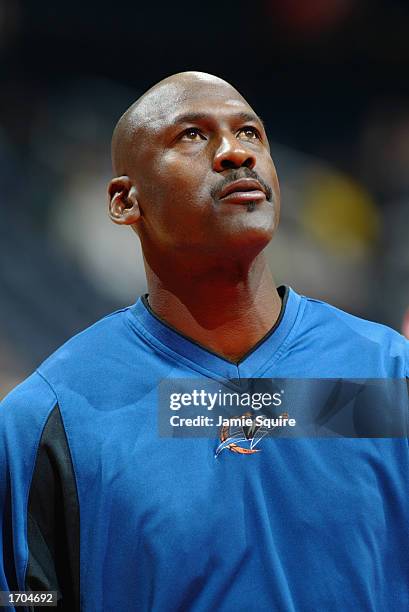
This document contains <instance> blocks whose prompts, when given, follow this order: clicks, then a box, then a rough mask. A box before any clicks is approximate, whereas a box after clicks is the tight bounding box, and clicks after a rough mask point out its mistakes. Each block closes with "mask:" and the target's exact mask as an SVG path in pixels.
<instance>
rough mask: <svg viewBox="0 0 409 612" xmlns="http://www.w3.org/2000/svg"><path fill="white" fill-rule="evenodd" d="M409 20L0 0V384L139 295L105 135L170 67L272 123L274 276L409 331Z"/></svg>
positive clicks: (359, 5) (314, 0)
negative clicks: (111, 199)
mask: <svg viewBox="0 0 409 612" xmlns="http://www.w3.org/2000/svg"><path fill="white" fill-rule="evenodd" d="M408 32H409V3H408V2H407V1H403V0H402V1H397V0H370V1H369V0H366V1H365V0H308V2H306V1H305V0H264V1H257V0H252V2H249V1H247V2H243V1H240V0H236V2H234V3H230V2H220V1H219V2H203V3H202V4H195V5H194V4H192V3H191V2H187V1H183V2H175V3H169V2H167V3H165V2H163V1H161V0H158V1H156V2H148V3H146V2H144V3H138V2H129V1H122V2H120V1H119V2H115V3H114V2H104V1H103V0H99V1H98V2H96V1H95V0H91V1H88V2H83V1H81V2H80V1H79V0H71V1H70V2H65V1H62V2H55V1H51V0H43V1H42V2H29V1H28V0H0V213H1V215H0V315H1V320H2V324H1V326H0V397H1V396H3V395H5V394H6V392H7V391H8V390H9V389H10V388H11V387H13V386H14V385H15V384H17V382H19V381H20V380H21V379H22V378H23V377H25V376H26V375H27V374H28V373H30V372H31V371H32V369H33V368H35V367H36V366H37V365H38V364H39V363H40V362H41V361H42V360H43V359H44V358H45V357H46V356H47V355H48V354H49V353H50V352H52V351H53V350H54V349H55V348H56V347H58V346H59V345H60V344H61V343H62V342H64V341H65V340H66V339H67V338H68V337H70V336H71V335H73V334H74V333H76V332H78V331H79V330H81V329H83V328H84V327H86V326H87V325H89V324H91V323H92V322H94V321H95V320H97V319H98V318H100V317H101V316H103V315H104V314H107V313H109V312H111V311H112V310H115V309H116V308H120V307H122V306H124V305H127V304H130V303H133V302H134V301H135V300H136V299H137V297H138V296H139V295H140V294H141V293H144V292H145V290H146V288H145V280H144V271H143V266H142V258H141V253H140V250H139V244H138V242H137V239H136V237H135V236H134V235H133V234H132V233H131V231H130V230H129V229H127V228H121V227H117V226H114V225H113V224H112V223H111V222H110V221H109V219H108V216H107V214H106V207H107V200H106V185H107V183H108V181H109V179H110V177H111V165H110V138H111V133H112V129H113V126H114V124H115V122H116V121H117V119H118V118H119V116H120V115H121V114H122V112H123V111H124V110H125V109H126V108H127V107H128V106H129V104H130V103H131V102H132V101H134V100H135V99H136V98H137V97H138V96H139V95H140V94H141V93H142V92H143V91H144V90H145V89H147V88H148V87H149V86H151V85H152V84H154V83H155V82H156V81H158V80H159V79H161V78H163V77H165V76H167V75H169V74H171V73H173V72H178V71H181V70H189V69H196V70H203V71H206V72H211V73H214V74H216V75H218V76H221V77H223V78H225V79H226V80H228V81H230V82H232V84H233V85H235V86H236V87H237V88H238V89H239V90H240V91H241V92H242V93H243V94H244V96H245V97H247V99H248V100H249V102H250V103H251V104H252V105H253V106H254V108H255V109H256V111H258V112H259V114H260V115H261V117H262V118H263V119H264V121H265V122H266V123H267V127H268V132H269V138H270V142H271V148H272V156H273V159H274V160H275V162H276V166H277V169H278V173H279V177H280V180H281V186H282V211H283V212H282V221H281V227H280V229H279V232H278V234H277V235H276V238H275V240H274V241H273V244H272V245H271V248H269V258H270V261H271V266H272V270H273V274H274V277H275V279H276V281H277V283H282V282H284V283H287V284H290V285H291V286H293V287H294V289H296V290H297V291H298V292H300V293H304V294H306V295H309V296H311V297H315V298H318V299H323V300H326V301H329V302H331V303H333V304H335V305H336V306H339V307H340V308H343V309H344V310H347V311H349V312H351V313H353V314H356V315H358V316H362V317H365V318H368V319H371V320H375V321H379V322H381V323H385V324H387V325H390V326H392V327H394V328H395V329H397V330H399V331H403V329H404V327H405V328H406V330H407V333H408V335H409V315H408V314H406V317H405V313H407V308H408V306H409V240H408V225H409V224H408V221H409V79H408V73H409V72H408V71H409V36H408ZM118 257H120V258H121V266H118V265H117V261H118ZM405 321H406V323H405Z"/></svg>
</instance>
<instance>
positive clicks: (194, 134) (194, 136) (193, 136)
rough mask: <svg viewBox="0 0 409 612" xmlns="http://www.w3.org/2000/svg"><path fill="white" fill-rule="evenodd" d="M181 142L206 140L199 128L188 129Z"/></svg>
mask: <svg viewBox="0 0 409 612" xmlns="http://www.w3.org/2000/svg"><path fill="white" fill-rule="evenodd" d="M181 140H190V142H199V141H200V140H205V137H204V136H203V134H202V133H201V131H200V130H199V129H198V128H188V129H187V130H185V131H184V132H183V134H182V136H181Z"/></svg>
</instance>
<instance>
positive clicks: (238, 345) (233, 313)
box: [145, 252, 281, 361]
mask: <svg viewBox="0 0 409 612" xmlns="http://www.w3.org/2000/svg"><path fill="white" fill-rule="evenodd" d="M187 259H188V258H187ZM145 269H146V276H147V281H148V291H149V304H150V306H151V308H152V310H153V311H154V312H155V314H156V315H157V316H158V317H160V318H161V319H162V320H164V321H165V322H166V323H168V324H170V325H172V326H173V327H174V328H176V329H177V330H178V331H180V332H181V333H183V334H184V335H186V336H188V337H189V338H191V339H192V340H195V341H196V342H198V343H199V344H201V345H203V346H205V347H206V348H209V349H211V350H212V351H214V352H216V353H218V354H219V355H221V356H222V357H225V358H226V359H229V360H230V361H238V360H240V358H241V357H242V356H243V355H245V354H246V353H247V352H248V351H249V350H251V349H252V348H253V346H255V344H257V342H258V341H259V340H261V339H262V338H263V336H265V334H267V333H268V332H269V331H270V329H271V328H272V327H273V325H274V324H275V323H276V321H277V319H278V317H279V314H280V310H281V299H280V296H279V295H278V293H277V289H276V287H275V284H274V281H273V278H272V275H271V272H270V269H269V267H268V264H267V262H266V260H265V256H264V253H263V252H261V253H260V254H259V255H258V256H257V257H256V258H255V259H254V260H252V261H251V263H249V264H243V263H241V262H237V261H235V262H232V261H230V262H227V263H226V262H225V261H223V262H218V263H217V265H216V264H213V265H210V266H198V267H197V268H193V267H192V264H191V262H190V263H189V265H186V258H185V259H184V261H183V262H181V261H179V262H172V261H167V262H166V263H165V265H160V266H150V265H149V263H148V262H147V260H146V258H145ZM154 269H156V270H161V274H160V276H159V275H158V274H156V273H155V272H154Z"/></svg>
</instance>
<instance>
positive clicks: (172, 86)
mask: <svg viewBox="0 0 409 612" xmlns="http://www.w3.org/2000/svg"><path fill="white" fill-rule="evenodd" d="M204 92H206V93H208V94H209V93H211V95H212V97H218V96H220V98H221V99H226V98H231V99H232V100H237V101H240V102H244V103H245V104H247V103H246V101H245V100H244V98H243V96H241V94H240V93H239V92H238V91H237V90H236V89H235V88H234V87H233V86H232V85H230V83H227V82H226V81H224V80H223V79H221V78H219V77H217V76H214V75H212V74H207V73H205V72H195V71H189V72H179V73H177V74H173V75H171V76H169V77H167V78H165V79H163V80H162V81H159V82H158V83H156V84H155V85H153V87H151V88H150V89H148V91H146V92H145V93H144V94H143V95H142V96H141V97H140V98H138V100H136V101H135V102H134V103H133V104H132V105H131V106H130V107H129V108H128V110H127V111H125V113H124V114H123V115H122V117H121V118H120V119H119V121H118V123H117V124H116V126H115V129H114V133H113V136H112V165H113V169H114V173H115V174H116V175H117V176H119V175H122V174H128V163H129V158H130V155H129V153H130V148H131V147H132V146H133V144H134V142H135V136H137V134H138V132H142V131H143V130H144V128H148V127H150V128H152V129H154V128H155V125H156V123H158V122H160V121H161V120H162V119H163V118H164V117H167V116H168V115H169V114H170V113H171V112H174V110H175V108H177V107H179V106H182V105H183V104H184V103H185V102H186V101H187V100H192V101H194V100H195V99H200V97H201V96H202V95H203V93H204Z"/></svg>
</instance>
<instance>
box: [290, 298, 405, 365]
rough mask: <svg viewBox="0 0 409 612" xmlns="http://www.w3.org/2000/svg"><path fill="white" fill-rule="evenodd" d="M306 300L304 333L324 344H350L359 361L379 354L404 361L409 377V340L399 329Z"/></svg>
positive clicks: (329, 305) (386, 358) (324, 303)
mask: <svg viewBox="0 0 409 612" xmlns="http://www.w3.org/2000/svg"><path fill="white" fill-rule="evenodd" d="M302 298H303V300H304V301H305V310H304V316H303V331H304V332H305V333H306V334H314V336H315V337H316V339H317V341H319V340H318V339H319V338H320V339H321V340H320V341H321V342H322V343H326V344H331V343H332V344H334V345H335V344H336V345H346V346H348V348H349V351H350V352H353V351H355V352H356V353H357V355H356V358H361V359H364V358H365V357H367V356H368V355H378V356H379V357H382V358H383V359H384V360H398V361H400V362H401V363H402V362H403V364H404V365H403V370H404V372H405V375H406V376H408V375H409V341H408V340H407V339H406V338H405V337H404V336H403V335H401V334H400V333H399V332H397V331H396V330H394V329H392V328H391V327H388V326H387V325H383V324H381V323H377V322H374V321H368V320H366V319H363V318H361V317H357V316H355V315H352V314H350V313H348V312H345V311H344V310H341V309H340V308H337V307H335V306H332V305H331V304H328V303H327V302H323V301H321V300H317V299H313V298H310V297H307V296H302Z"/></svg>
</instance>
